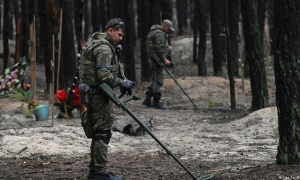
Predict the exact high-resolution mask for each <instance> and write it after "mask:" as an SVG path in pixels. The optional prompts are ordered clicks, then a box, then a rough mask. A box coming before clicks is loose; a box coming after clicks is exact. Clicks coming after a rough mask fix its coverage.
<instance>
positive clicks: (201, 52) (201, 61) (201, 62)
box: [197, 0, 207, 76]
mask: <svg viewBox="0 0 300 180" xmlns="http://www.w3.org/2000/svg"><path fill="white" fill-rule="evenodd" d="M206 15H207V5H206V0H200V1H199V21H198V23H199V24H201V26H199V44H198V59H197V62H198V75H200V76H202V75H203V76H205V75H207V70H206V62H205V52H206V28H207V16H206Z"/></svg>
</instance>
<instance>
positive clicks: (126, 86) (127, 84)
mask: <svg viewBox="0 0 300 180" xmlns="http://www.w3.org/2000/svg"><path fill="white" fill-rule="evenodd" d="M134 86H135V82H133V81H130V80H128V79H124V80H123V84H122V85H121V86H120V91H121V94H126V93H127V95H128V96H131V95H132V88H133V87H134Z"/></svg>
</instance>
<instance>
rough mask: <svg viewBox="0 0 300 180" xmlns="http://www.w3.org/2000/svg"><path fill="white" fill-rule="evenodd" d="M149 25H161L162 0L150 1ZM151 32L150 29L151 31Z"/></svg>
mask: <svg viewBox="0 0 300 180" xmlns="http://www.w3.org/2000/svg"><path fill="white" fill-rule="evenodd" d="M149 4H150V6H148V8H149V17H151V18H150V19H149V23H150V25H154V24H161V15H160V14H161V7H160V0H149ZM149 30H150V29H149Z"/></svg>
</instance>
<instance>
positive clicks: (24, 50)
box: [21, 0, 29, 61]
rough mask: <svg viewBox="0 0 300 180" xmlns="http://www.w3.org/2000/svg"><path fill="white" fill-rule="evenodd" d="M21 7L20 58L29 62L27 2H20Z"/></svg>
mask: <svg viewBox="0 0 300 180" xmlns="http://www.w3.org/2000/svg"><path fill="white" fill-rule="evenodd" d="M21 7H22V11H21V13H22V23H21V24H22V25H21V34H22V35H21V37H22V38H21V39H22V43H21V56H22V57H25V58H26V59H27V61H28V60H29V46H28V40H29V17H28V0H22V2H21Z"/></svg>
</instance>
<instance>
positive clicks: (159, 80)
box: [148, 64, 164, 93]
mask: <svg viewBox="0 0 300 180" xmlns="http://www.w3.org/2000/svg"><path fill="white" fill-rule="evenodd" d="M151 71H152V79H151V82H150V83H149V85H148V89H149V90H152V93H160V91H161V90H160V89H161V87H162V85H163V84H164V68H163V67H161V66H159V65H157V64H152V65H151Z"/></svg>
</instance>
